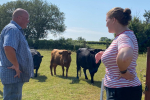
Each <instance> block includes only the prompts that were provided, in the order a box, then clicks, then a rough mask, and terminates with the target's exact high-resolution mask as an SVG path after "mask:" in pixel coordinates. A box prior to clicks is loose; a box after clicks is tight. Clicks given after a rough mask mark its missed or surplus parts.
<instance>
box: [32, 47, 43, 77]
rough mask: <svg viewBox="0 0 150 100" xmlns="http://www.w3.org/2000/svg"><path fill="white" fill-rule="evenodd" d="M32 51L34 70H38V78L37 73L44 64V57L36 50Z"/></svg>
mask: <svg viewBox="0 0 150 100" xmlns="http://www.w3.org/2000/svg"><path fill="white" fill-rule="evenodd" d="M30 51H31V54H32V57H33V62H34V69H36V73H35V77H37V72H38V69H39V67H40V64H41V62H42V58H43V56H41V54H40V53H39V52H38V51H36V50H35V49H30Z"/></svg>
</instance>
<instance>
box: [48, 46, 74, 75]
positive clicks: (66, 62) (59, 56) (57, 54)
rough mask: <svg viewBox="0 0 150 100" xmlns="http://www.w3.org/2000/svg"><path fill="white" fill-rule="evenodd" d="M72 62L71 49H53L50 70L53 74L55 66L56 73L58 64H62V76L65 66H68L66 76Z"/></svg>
mask: <svg viewBox="0 0 150 100" xmlns="http://www.w3.org/2000/svg"><path fill="white" fill-rule="evenodd" d="M70 63H71V51H69V50H59V49H53V50H52V52H51V60H50V71H51V75H52V76H53V72H52V68H53V67H54V74H55V75H56V67H57V65H60V66H62V72H63V73H62V76H64V66H65V67H66V77H68V69H69V66H70Z"/></svg>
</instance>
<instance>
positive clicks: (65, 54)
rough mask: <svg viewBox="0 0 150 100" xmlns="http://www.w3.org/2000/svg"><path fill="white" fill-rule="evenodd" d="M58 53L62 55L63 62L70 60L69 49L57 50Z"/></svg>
mask: <svg viewBox="0 0 150 100" xmlns="http://www.w3.org/2000/svg"><path fill="white" fill-rule="evenodd" d="M59 54H60V55H62V59H63V63H68V62H70V61H71V56H70V55H71V51H70V50H68V51H67V50H65V51H62V52H59Z"/></svg>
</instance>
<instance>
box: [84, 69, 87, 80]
mask: <svg viewBox="0 0 150 100" xmlns="http://www.w3.org/2000/svg"><path fill="white" fill-rule="evenodd" d="M83 72H84V75H85V79H88V77H87V75H86V69H85V68H83Z"/></svg>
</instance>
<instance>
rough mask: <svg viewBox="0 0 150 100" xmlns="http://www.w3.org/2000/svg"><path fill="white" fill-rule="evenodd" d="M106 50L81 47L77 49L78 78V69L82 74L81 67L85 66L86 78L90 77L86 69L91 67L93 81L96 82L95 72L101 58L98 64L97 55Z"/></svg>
mask: <svg viewBox="0 0 150 100" xmlns="http://www.w3.org/2000/svg"><path fill="white" fill-rule="evenodd" d="M100 51H104V50H102V49H90V48H79V49H78V50H77V52H76V53H77V57H76V64H77V79H79V76H78V71H79V70H80V75H81V67H82V68H83V72H84V75H85V79H88V77H87V75H86V70H87V69H89V72H90V75H91V83H94V81H93V77H94V74H95V73H96V72H97V70H98V68H99V65H100V63H101V60H100V61H99V62H98V63H97V64H96V61H95V55H96V54H97V53H98V52H100Z"/></svg>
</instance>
